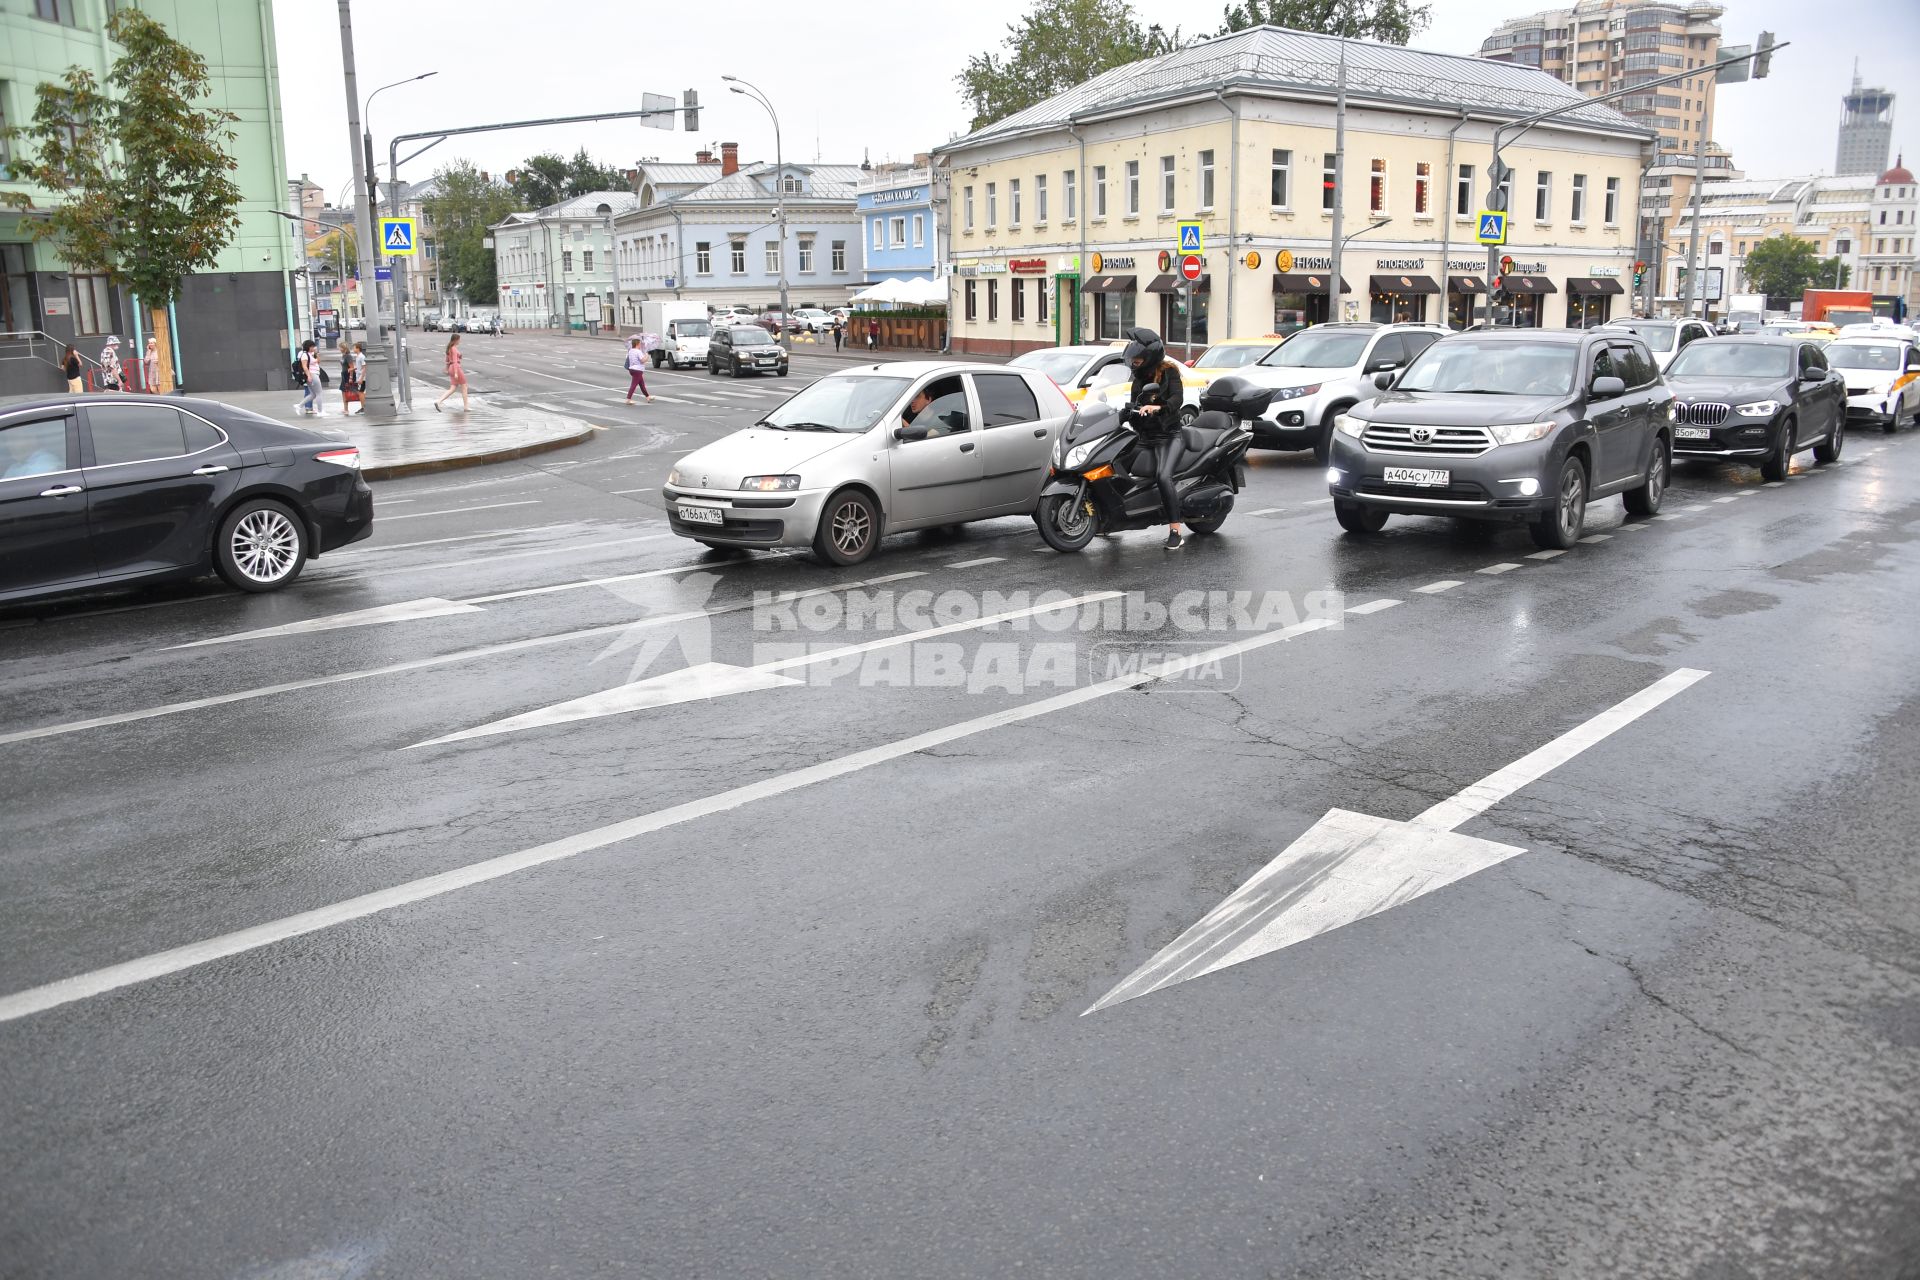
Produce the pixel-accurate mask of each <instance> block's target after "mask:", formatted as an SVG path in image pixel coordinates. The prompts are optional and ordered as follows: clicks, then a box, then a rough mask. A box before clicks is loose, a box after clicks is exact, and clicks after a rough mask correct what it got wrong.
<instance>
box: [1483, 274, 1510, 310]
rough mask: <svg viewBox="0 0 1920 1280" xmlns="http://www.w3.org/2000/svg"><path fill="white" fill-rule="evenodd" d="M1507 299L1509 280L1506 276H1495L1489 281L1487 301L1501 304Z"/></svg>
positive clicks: (1496, 304) (1497, 304)
mask: <svg viewBox="0 0 1920 1280" xmlns="http://www.w3.org/2000/svg"><path fill="white" fill-rule="evenodd" d="M1506 300H1507V281H1506V277H1505V276H1495V277H1494V278H1493V279H1491V280H1489V281H1487V302H1488V303H1489V304H1491V305H1493V306H1496V307H1497V306H1500V305H1502V304H1504V303H1505V302H1506Z"/></svg>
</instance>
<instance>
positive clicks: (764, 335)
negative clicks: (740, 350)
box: [733, 328, 773, 347]
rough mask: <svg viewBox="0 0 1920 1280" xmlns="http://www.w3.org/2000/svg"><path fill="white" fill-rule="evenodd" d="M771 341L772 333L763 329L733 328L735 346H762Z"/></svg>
mask: <svg viewBox="0 0 1920 1280" xmlns="http://www.w3.org/2000/svg"><path fill="white" fill-rule="evenodd" d="M772 341H773V335H772V334H770V333H768V332H767V331H766V330H765V329H760V328H753V329H744V328H743V329H735V330H734V331H733V345H734V346H736V347H764V346H766V345H768V344H769V343H771V342H772Z"/></svg>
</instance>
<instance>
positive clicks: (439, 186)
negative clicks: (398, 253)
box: [425, 160, 551, 303]
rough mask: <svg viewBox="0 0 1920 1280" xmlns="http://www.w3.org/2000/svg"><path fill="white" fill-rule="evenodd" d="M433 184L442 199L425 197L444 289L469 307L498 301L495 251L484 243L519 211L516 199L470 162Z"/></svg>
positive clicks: (441, 175)
mask: <svg viewBox="0 0 1920 1280" xmlns="http://www.w3.org/2000/svg"><path fill="white" fill-rule="evenodd" d="M433 180H434V186H435V189H436V190H437V191H438V192H439V194H438V195H434V196H429V197H428V198H427V200H426V204H425V209H426V215H427V219H428V220H429V221H430V222H431V223H432V224H433V234H434V248H435V252H436V253H437V254H438V255H439V257H438V259H437V260H438V262H439V264H440V285H441V287H442V288H444V289H451V290H453V291H454V292H456V293H458V294H459V295H460V296H461V297H463V298H465V299H466V300H467V301H468V302H488V303H492V302H497V301H499V288H500V286H499V281H498V278H497V276H496V275H495V273H494V266H493V250H491V249H489V248H487V246H486V243H485V241H486V238H487V237H488V236H489V235H491V234H492V232H491V231H490V230H489V228H491V227H492V226H493V225H494V224H495V223H497V222H499V221H500V220H501V219H503V218H505V217H506V216H507V215H508V214H510V213H512V212H514V211H515V210H516V209H518V208H520V207H521V206H520V201H519V199H518V197H516V196H515V194H514V193H513V191H512V190H511V189H509V188H508V187H507V185H506V184H505V183H504V182H499V181H496V180H494V179H493V178H490V177H488V176H487V175H485V174H483V173H481V172H480V170H479V169H477V168H475V167H474V164H473V162H472V161H471V160H456V161H454V162H453V163H452V164H450V165H448V166H446V167H445V168H444V169H441V170H440V171H439V172H438V173H436V174H434V175H433ZM549 203H551V201H549Z"/></svg>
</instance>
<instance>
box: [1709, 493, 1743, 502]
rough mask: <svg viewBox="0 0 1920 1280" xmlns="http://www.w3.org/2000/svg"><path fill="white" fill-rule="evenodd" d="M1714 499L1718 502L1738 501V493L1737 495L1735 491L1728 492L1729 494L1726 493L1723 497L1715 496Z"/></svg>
mask: <svg viewBox="0 0 1920 1280" xmlns="http://www.w3.org/2000/svg"><path fill="white" fill-rule="evenodd" d="M1714 501H1715V502H1716V503H1718V502H1738V501H1740V495H1739V494H1737V493H1730V494H1728V495H1727V496H1726V497H1724V498H1715V499H1714Z"/></svg>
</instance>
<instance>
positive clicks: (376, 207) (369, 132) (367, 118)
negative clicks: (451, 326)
mask: <svg viewBox="0 0 1920 1280" xmlns="http://www.w3.org/2000/svg"><path fill="white" fill-rule="evenodd" d="M439 74H440V73H439V72H438V71H422V72H421V73H420V74H419V75H417V76H408V77H407V78H406V79H404V80H395V81H394V82H393V83H391V84H383V85H381V86H380V87H379V88H378V89H375V90H374V91H373V92H372V93H370V94H368V95H367V100H366V102H364V103H362V104H361V107H360V145H361V148H362V149H363V150H364V151H365V153H366V162H365V163H366V167H367V206H368V207H369V208H370V209H372V210H373V213H374V216H375V218H376V219H377V218H378V217H379V213H380V171H379V169H377V168H375V167H374V163H373V116H372V114H371V113H372V111H373V100H374V99H375V98H377V97H379V96H380V95H381V94H383V93H385V92H386V91H387V90H389V89H396V88H398V87H399V86H401V85H403V84H412V83H413V82H414V81H416V80H425V79H426V78H427V77H429V76H437V75H439ZM399 211H400V210H399V197H398V195H397V194H396V195H395V197H394V212H395V213H396V214H397V213H398V212H399ZM375 225H376V226H377V225H379V224H378V222H376V223H375ZM374 247H375V249H376V250H378V249H379V248H380V246H378V245H376V246H374ZM375 256H376V257H378V256H380V255H379V254H378V253H376V254H375ZM400 270H401V271H403V272H404V271H405V270H406V268H405V267H401V268H400ZM387 293H388V295H389V297H390V298H391V300H392V305H393V313H394V319H395V320H396V321H398V319H399V315H400V282H399V281H398V280H392V281H389V282H388V283H387ZM373 296H374V298H375V299H376V300H377V299H378V298H379V297H380V282H379V281H378V280H375V281H374V282H373ZM395 355H396V357H397V356H398V355H399V353H398V352H396V353H395Z"/></svg>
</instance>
